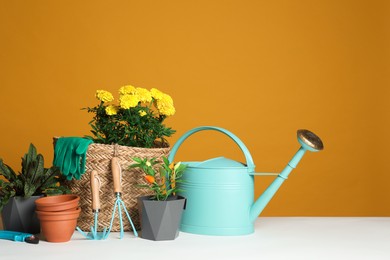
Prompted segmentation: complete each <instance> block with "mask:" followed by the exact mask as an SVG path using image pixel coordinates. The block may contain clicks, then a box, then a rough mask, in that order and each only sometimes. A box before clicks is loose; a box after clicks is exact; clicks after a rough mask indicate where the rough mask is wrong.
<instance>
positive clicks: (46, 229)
mask: <svg viewBox="0 0 390 260" xmlns="http://www.w3.org/2000/svg"><path fill="white" fill-rule="evenodd" d="M80 211H81V209H80V208H77V209H76V210H72V211H70V210H68V211H60V212H47V211H36V212H37V215H38V219H39V221H40V223H41V230H42V233H43V236H44V237H45V238H46V240H47V241H48V242H55V243H59V242H67V241H69V240H70V239H71V237H72V235H73V232H74V230H75V229H76V225H77V219H78V217H79V215H80Z"/></svg>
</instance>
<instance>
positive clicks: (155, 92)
mask: <svg viewBox="0 0 390 260" xmlns="http://www.w3.org/2000/svg"><path fill="white" fill-rule="evenodd" d="M150 93H151V94H152V97H153V98H154V99H155V100H160V99H161V98H162V97H163V95H164V93H163V92H161V91H160V90H158V89H156V88H152V89H151V90H150Z"/></svg>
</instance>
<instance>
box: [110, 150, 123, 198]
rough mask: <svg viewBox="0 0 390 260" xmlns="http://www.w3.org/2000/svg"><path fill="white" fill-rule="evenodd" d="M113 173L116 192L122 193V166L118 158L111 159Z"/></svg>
mask: <svg viewBox="0 0 390 260" xmlns="http://www.w3.org/2000/svg"><path fill="white" fill-rule="evenodd" d="M111 171H112V180H113V182H114V192H115V193H117V192H122V185H121V166H120V164H119V160H118V158H117V157H113V158H112V159H111Z"/></svg>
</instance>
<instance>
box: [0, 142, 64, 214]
mask: <svg viewBox="0 0 390 260" xmlns="http://www.w3.org/2000/svg"><path fill="white" fill-rule="evenodd" d="M0 176H3V178H5V180H1V179H0V210H1V209H2V208H3V206H4V205H5V204H7V203H8V201H9V199H10V198H11V197H14V196H22V197H25V198H29V197H31V196H35V195H42V194H48V195H55V194H64V193H70V190H69V189H68V187H67V186H65V185H63V183H64V181H65V179H64V177H63V176H62V174H61V172H60V170H59V168H57V167H55V166H53V167H51V168H44V159H43V156H42V155H41V154H37V150H36V148H35V146H34V145H33V144H30V147H29V149H28V152H27V153H26V154H25V155H24V156H23V158H22V170H21V172H19V173H18V174H17V173H15V171H14V170H12V169H11V167H9V166H8V165H7V164H5V163H4V162H3V160H2V159H0Z"/></svg>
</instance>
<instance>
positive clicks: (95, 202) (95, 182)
mask: <svg viewBox="0 0 390 260" xmlns="http://www.w3.org/2000/svg"><path fill="white" fill-rule="evenodd" d="M99 188H100V179H99V175H98V173H97V171H96V170H93V171H92V172H91V192H92V212H93V218H94V225H93V226H91V232H89V233H88V234H86V233H85V232H83V231H82V230H81V229H80V228H79V227H77V230H78V231H79V232H80V233H81V234H82V235H83V236H85V237H86V238H88V239H93V240H101V239H106V238H107V236H106V233H107V232H106V231H107V228H106V227H104V228H103V232H98V231H97V229H98V216H99V211H100V198H99Z"/></svg>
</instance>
